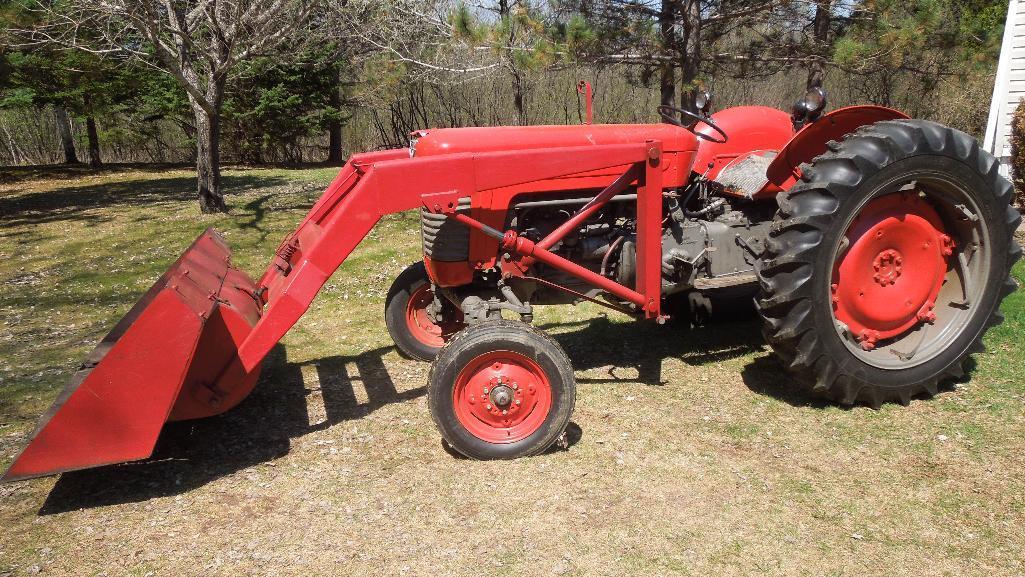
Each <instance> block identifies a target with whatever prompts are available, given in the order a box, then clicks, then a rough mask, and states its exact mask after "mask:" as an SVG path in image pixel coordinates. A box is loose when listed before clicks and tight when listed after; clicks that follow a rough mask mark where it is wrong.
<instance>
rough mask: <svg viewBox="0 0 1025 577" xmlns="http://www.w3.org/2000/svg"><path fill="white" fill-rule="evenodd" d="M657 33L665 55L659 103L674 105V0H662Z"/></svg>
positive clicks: (661, 71) (661, 72) (661, 73)
mask: <svg viewBox="0 0 1025 577" xmlns="http://www.w3.org/2000/svg"><path fill="white" fill-rule="evenodd" d="M658 28H659V34H661V36H662V46H663V47H664V51H665V55H666V56H669V57H670V58H667V59H666V60H664V61H662V66H661V70H660V76H661V81H660V86H659V88H660V90H659V94H660V97H659V103H660V104H664V105H666V106H676V69H675V67H674V66H673V62H672V60H671V58H672V57H673V56H674V55H675V53H676V0H662V10H661V12H659V15H658Z"/></svg>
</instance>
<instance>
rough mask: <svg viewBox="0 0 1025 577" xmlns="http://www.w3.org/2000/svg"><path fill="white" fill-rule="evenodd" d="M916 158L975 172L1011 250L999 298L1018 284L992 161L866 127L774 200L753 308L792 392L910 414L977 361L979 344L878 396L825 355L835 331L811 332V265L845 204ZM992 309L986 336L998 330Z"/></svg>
mask: <svg viewBox="0 0 1025 577" xmlns="http://www.w3.org/2000/svg"><path fill="white" fill-rule="evenodd" d="M919 154H933V155H945V156H950V157H952V158H956V159H958V160H960V161H962V162H963V163H965V164H966V165H967V166H969V167H971V168H972V169H974V170H975V171H976V172H978V173H979V174H980V175H981V176H982V177H983V179H984V180H985V181H986V182H987V183H988V184H989V188H990V190H992V191H993V192H994V195H995V197H996V199H995V200H996V201H997V203H998V206H1002V207H1004V210H1005V211H1006V215H1007V216H1006V221H1005V224H1004V228H1005V229H1006V234H1007V235H1008V236H1009V238H1008V240H1007V242H1008V245H1007V246H1008V247H1009V250H1008V251H1007V257H1006V262H1005V268H1004V270H1002V271H999V272H997V273H995V274H999V275H1002V276H1003V277H1004V280H1003V281H1002V285H1003V286H1002V291H1001V298H1003V297H1004V296H1006V295H1007V294H1010V293H1011V292H1014V290H1016V289H1017V283H1016V282H1015V281H1014V280H1013V278H1012V277H1010V268H1011V265H1013V264H1014V263H1015V262H1016V261H1017V260H1018V259H1019V258H1021V256H1022V249H1021V247H1020V246H1019V245H1018V244H1017V243H1016V242H1015V241H1014V238H1013V235H1014V231H1015V230H1016V229H1017V227H1018V225H1019V223H1020V222H1021V215H1020V214H1019V213H1018V211H1017V210H1015V209H1014V208H1012V207H1011V198H1012V187H1011V184H1010V183H1009V182H1008V181H1007V180H1006V179H1004V178H1003V177H1001V176H1000V174H999V165H998V162H997V160H996V159H995V158H993V156H992V155H990V154H988V153H987V152H985V151H984V150H982V149H981V148H980V147H979V144H978V142H977V141H976V140H975V139H974V138H972V137H971V136H969V135H967V134H965V133H963V132H960V131H958V130H954V129H951V128H948V127H945V126H942V125H939V124H936V123H933V122H928V121H923V120H895V121H885V122H878V123H875V124H871V125H867V126H863V127H861V128H859V129H857V130H856V131H854V132H852V133H851V134H849V135H848V136H847V137H845V138H844V139H843V141H842V142H837V141H831V142H830V143H829V144H828V146H827V151H826V152H825V153H823V154H822V155H820V156H818V157H816V158H815V159H814V160H813V161H812V163H810V164H804V165H802V167H801V173H802V178H801V180H800V181H799V182H798V183H797V184H796V185H795V186H794V187H793V188H791V189H790V190H789V191H786V192H782V193H780V194H779V195H778V196H777V203H778V205H779V210H778V212H777V213H776V216H775V219H774V222H773V224H772V227H771V229H770V232H769V238H768V239H767V241H766V243H765V247H766V251H765V254H764V255H763V257H762V259H761V260H760V262H759V263H758V264H757V265H756V267H755V270H756V273H757V275H758V280H759V285H760V289H761V291H760V296H759V298H757V299H756V306H757V308H758V311H759V314H760V315H761V317H762V319H763V332H764V334H765V337H766V339H767V340H768V342H769V344H770V345H771V346H772V348H773V350H774V351H775V353H776V354H777V356H778V357H779V358H780V359H781V361H782V363H783V365H784V366H785V367H786V368H787V369H788V370H789V371H791V372H792V373H793V374H794V376H795V377H796V381H795V385H796V386H798V387H800V388H802V389H804V390H806V391H808V392H811V393H812V394H815V395H819V396H824V397H827V398H830V399H833V400H835V401H838V402H840V403H842V404H844V405H852V404H855V403H864V404H867V405H869V406H871V407H874V408H878V407H879V406H881V405H882V404H883V403H886V402H897V403H900V404H902V405H907V404H908V403H910V402H911V399H912V398H913V397H915V396H917V395H919V394H923V395H928V396H932V395H935V394H936V393H937V391H938V390H939V386H940V385H941V384H942V383H943V382H944V381H947V380H950V379H957V378H961V377H963V376H964V368H963V364H964V362H965V360H966V359H967V358H968V356H970V355H971V354H972V353H973V352H980V351H982V350H983V345H982V341H981V338H982V337H981V334H980V336H979V338H978V339H976V340H975V341H974V342H973V343H971V345H970V346H969V349H968V351H967V352H966V353H965V354H964V355H962V356H961V358H959V359H957V360H956V362H954V363H953V364H951V365H950V366H949V367H947V368H946V369H944V370H943V371H941V372H940V374H938V375H937V376H935V377H933V378H931V379H927V380H925V381H924V382H920V383H916V384H913V385H908V386H905V387H879V386H875V385H873V384H872V383H869V382H865V381H863V380H861V379H859V378H858V376H856V375H854V374H847V373H845V371H844V369H843V367H842V366H841V365H840V364H839V363H838V362H837V361H836V360H835V359H833V358H831V356H830V355H829V354H828V353H827V351H826V350H825V349H824V347H823V345H822V341H821V338H820V335H822V334H824V333H823V332H822V331H823V330H825V329H827V328H828V329H829V330H833V327H819V326H816V323H815V320H814V315H813V314H812V303H813V302H814V299H815V298H817V297H818V298H821V295H814V294H812V292H813V289H812V285H813V283H812V282H811V280H812V276H813V262H814V257H815V255H816V254H817V252H818V251H819V250H820V244H821V241H822V239H823V238H824V236H825V234H826V233H827V231H829V230H830V228H831V227H832V226H838V224H837V223H841V222H844V221H845V219H844V216H845V215H843V214H841V213H840V212H841V200H842V199H844V198H847V197H849V196H850V195H852V194H854V192H855V191H856V190H857V188H858V186H859V185H860V184H861V183H862V182H864V180H865V179H866V178H868V177H869V176H871V175H873V174H875V173H876V172H878V171H879V170H881V169H883V167H885V166H887V165H889V164H891V163H893V162H896V161H898V160H902V159H905V158H909V157H912V156H915V155H919ZM1002 318H1003V316H1002V315H1001V314H1000V312H999V310H998V309H995V310H994V313H993V314H992V315H991V316H990V318H989V319H988V322H987V323H986V324H987V325H988V326H992V325H996V324H999V323H1000V322H1001V320H1002Z"/></svg>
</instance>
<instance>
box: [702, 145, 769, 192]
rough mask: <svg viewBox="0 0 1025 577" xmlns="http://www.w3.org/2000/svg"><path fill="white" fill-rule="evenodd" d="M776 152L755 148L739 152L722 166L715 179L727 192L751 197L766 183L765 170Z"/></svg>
mask: <svg viewBox="0 0 1025 577" xmlns="http://www.w3.org/2000/svg"><path fill="white" fill-rule="evenodd" d="M776 154H777V152H776V151H775V150H755V151H752V152H748V153H745V154H741V155H740V156H738V157H736V158H734V159H733V160H731V161H730V163H729V164H727V165H726V166H725V167H723V169H722V170H720V171H719V175H718V176H716V177H715V180H716V182H718V183H719V184H721V185H723V187H724V188H725V189H726V192H728V193H731V194H735V195H737V196H743V197H745V198H753V197H754V195H755V194H757V193H758V191H760V190H762V188H764V187H765V185H766V184H768V182H769V179H768V177H766V176H765V171H766V170H767V169H768V168H769V163H771V162H772V159H774V158H776Z"/></svg>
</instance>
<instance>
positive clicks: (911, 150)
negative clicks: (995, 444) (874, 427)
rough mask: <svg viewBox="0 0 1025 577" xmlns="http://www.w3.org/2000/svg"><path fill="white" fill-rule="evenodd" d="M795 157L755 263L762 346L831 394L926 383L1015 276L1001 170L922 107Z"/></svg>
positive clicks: (956, 370)
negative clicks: (919, 116) (797, 166)
mask: <svg viewBox="0 0 1025 577" xmlns="http://www.w3.org/2000/svg"><path fill="white" fill-rule="evenodd" d="M801 171H802V179H801V181H800V182H798V183H797V185H795V186H794V187H793V188H792V189H791V190H789V191H788V192H786V193H782V194H780V195H779V197H778V202H779V212H778V213H777V214H776V217H775V220H774V222H773V225H772V229H771V231H770V234H769V239H768V242H767V243H766V251H765V254H764V255H763V256H762V258H761V260H760V262H759V263H758V265H757V267H756V269H757V272H758V276H759V281H760V289H761V294H760V296H759V298H758V299H757V306H758V309H759V313H760V314H761V316H762V318H763V320H764V332H765V335H766V338H767V339H768V341H769V343H770V344H771V345H772V348H773V349H774V350H775V352H776V353H777V355H778V356H779V357H780V358H781V359H782V361H783V363H784V364H785V365H786V367H787V368H788V369H789V370H790V371H791V372H792V373H793V374H794V375H795V377H796V382H795V384H796V385H798V386H801V387H803V388H806V389H808V390H810V391H812V392H813V393H815V394H818V395H821V396H825V397H828V398H830V399H833V400H836V401H839V402H841V403H843V404H853V403H866V404H869V405H871V406H874V407H878V406H879V405H880V404H882V403H884V402H887V401H897V402H900V403H902V404H907V403H908V402H910V399H911V398H912V397H914V396H916V395H919V394H923V393H925V394H930V395H932V394H935V393H936V391H937V388H938V386H939V384H940V383H941V382H943V381H944V380H946V379H949V378H956V377H959V376H961V375H962V374H963V368H962V365H963V363H964V361H965V360H966V358H967V357H968V356H969V355H970V354H971V353H972V352H975V351H981V350H982V343H981V340H982V336H983V334H984V333H985V331H986V329H987V328H988V327H990V326H993V325H995V324H998V323H999V322H1000V321H1001V320H1002V316H1001V315H1000V312H999V310H998V306H999V304H1000V301H1001V300H1002V299H1003V298H1004V297H1005V296H1007V295H1008V294H1010V293H1011V292H1013V291H1014V290H1015V288H1016V283H1015V282H1014V281H1013V279H1011V278H1010V276H1009V272H1010V268H1011V265H1012V264H1014V262H1015V261H1016V260H1017V259H1018V258H1019V257H1020V256H1021V248H1020V247H1019V246H1018V245H1017V243H1016V242H1015V241H1014V238H1013V235H1014V231H1015V229H1016V228H1017V226H1018V224H1019V222H1020V220H1021V217H1020V216H1019V214H1018V212H1017V211H1016V210H1014V209H1013V208H1011V206H1010V202H1011V196H1012V194H1011V191H1012V187H1011V184H1010V183H1009V182H1007V180H1006V179H1004V178H1002V177H1001V176H1000V175H999V173H998V164H997V162H996V160H995V159H994V158H993V157H992V156H991V155H989V154H988V153H986V152H985V151H983V150H981V149H980V148H979V145H978V142H976V141H975V139H973V138H972V137H970V136H968V135H967V134H964V133H963V132H960V131H957V130H954V129H951V128H947V127H944V126H941V125H939V124H935V123H932V122H926V121H921V120H899V121H887V122H879V123H876V124H873V125H869V126H866V127H863V128H860V129H859V130H857V131H856V132H854V133H852V134H851V135H849V136H848V137H846V138H845V139H844V140H843V142H840V143H836V142H831V143H830V145H829V150H828V151H827V152H826V153H825V154H823V155H821V156H819V157H817V158H816V159H815V160H814V161H813V162H812V164H811V165H804V166H802V167H801Z"/></svg>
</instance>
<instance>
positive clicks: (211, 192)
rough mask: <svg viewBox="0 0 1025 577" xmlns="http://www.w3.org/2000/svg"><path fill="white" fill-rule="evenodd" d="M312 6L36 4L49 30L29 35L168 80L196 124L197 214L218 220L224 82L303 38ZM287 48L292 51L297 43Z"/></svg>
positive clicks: (275, 0)
mask: <svg viewBox="0 0 1025 577" xmlns="http://www.w3.org/2000/svg"><path fill="white" fill-rule="evenodd" d="M315 2H316V0H105V1H104V2H96V1H95V0H69V1H68V2H67V3H66V4H60V7H59V8H53V7H51V6H52V4H51V3H50V2H46V3H45V4H44V3H43V2H40V4H39V6H40V9H42V10H46V11H48V12H50V13H51V14H50V16H51V17H50V18H49V19H48V21H50V22H53V23H54V24H52V25H51V26H50V28H49V29H45V30H33V31H31V33H32V35H33V37H34V38H36V39H40V40H47V41H53V42H59V43H62V44H64V45H71V46H74V47H76V48H81V49H85V50H89V51H93V52H104V53H106V52H121V53H125V54H128V55H131V56H132V57H136V58H139V59H141V60H142V61H143V62H145V63H147V64H149V65H151V66H154V67H156V68H159V69H160V70H162V71H163V72H165V73H167V74H170V75H171V76H173V77H174V78H175V79H176V80H177V81H178V83H179V84H180V85H181V86H182V88H184V89H185V92H186V94H187V95H188V99H189V103H190V104H191V107H192V112H193V116H194V119H195V125H196V126H195V127H196V171H197V173H198V192H199V203H200V207H201V208H202V210H203V212H223V211H225V210H226V206H225V204H224V196H223V192H222V190H221V172H220V151H219V144H220V130H221V126H220V116H221V110H222V105H223V103H224V93H225V87H226V85H227V83H228V80H229V77H230V76H231V73H232V71H233V70H234V69H235V68H236V66H237V65H238V63H239V62H243V61H245V60H246V59H249V58H252V57H254V56H260V55H268V54H271V53H274V52H275V51H277V50H279V49H280V48H281V47H283V46H284V45H285V44H286V42H287V41H289V40H295V39H296V38H301V37H302V35H303V33H304V28H305V27H306V26H307V25H308V24H309V22H310V18H309V17H310V14H311V11H312V8H313V5H314V3H315ZM342 3H344V2H342ZM287 43H288V45H289V46H290V47H291V48H293V49H294V47H295V42H287Z"/></svg>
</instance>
